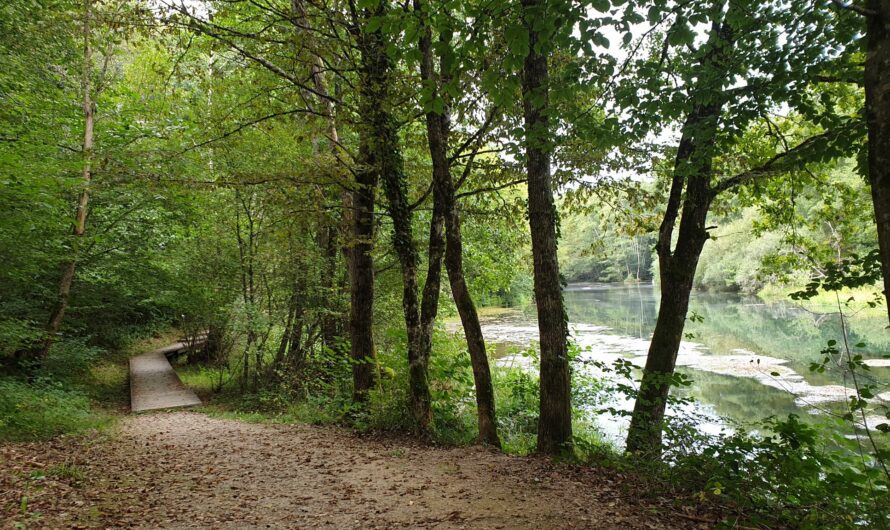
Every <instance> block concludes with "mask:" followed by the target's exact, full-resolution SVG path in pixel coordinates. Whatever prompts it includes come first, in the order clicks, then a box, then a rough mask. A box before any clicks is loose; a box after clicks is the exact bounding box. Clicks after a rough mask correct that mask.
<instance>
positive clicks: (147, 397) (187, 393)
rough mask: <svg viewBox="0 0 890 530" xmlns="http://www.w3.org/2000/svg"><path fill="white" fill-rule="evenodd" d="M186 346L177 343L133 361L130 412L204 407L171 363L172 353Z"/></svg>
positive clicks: (137, 357)
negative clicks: (169, 355) (168, 358)
mask: <svg viewBox="0 0 890 530" xmlns="http://www.w3.org/2000/svg"><path fill="white" fill-rule="evenodd" d="M185 347H186V345H185V344H184V343H182V342H177V343H175V344H171V345H170V346H167V347H164V348H160V349H157V350H154V351H151V352H148V353H143V354H142V355H137V356H136V357H133V358H131V359H130V409H131V410H132V411H133V412H144V411H147V410H158V409H172V408H178V407H192V406H195V405H200V404H201V400H200V399H199V398H198V396H196V395H195V393H194V392H192V390H191V389H190V388H188V387H187V386H185V385H184V384H182V381H180V379H179V376H178V375H176V372H175V371H174V370H173V367H172V366H171V365H170V361H168V360H167V354H168V353H171V352H175V351H179V350H182V349H184V348H185Z"/></svg>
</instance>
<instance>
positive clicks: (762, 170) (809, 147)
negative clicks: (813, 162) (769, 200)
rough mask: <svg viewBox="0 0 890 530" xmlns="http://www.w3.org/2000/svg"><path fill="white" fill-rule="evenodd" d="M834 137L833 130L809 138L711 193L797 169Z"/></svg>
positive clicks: (718, 185) (719, 184)
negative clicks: (811, 154)
mask: <svg viewBox="0 0 890 530" xmlns="http://www.w3.org/2000/svg"><path fill="white" fill-rule="evenodd" d="M835 136H837V131H833V130H832V131H826V132H824V133H822V134H817V135H816V136H811V137H809V138H807V139H806V140H804V141H803V142H801V143H799V144H797V145H796V146H794V147H792V148H791V149H787V150H785V151H783V152H781V153H779V154H777V155H775V156H774V157H772V158H770V159H769V160H767V161H766V162H765V163H763V164H761V165H760V166H758V167H755V168H752V169H749V170H747V171H743V172H741V173H738V174H737V175H735V176H732V177H729V178H727V179H725V180H722V181H720V182H718V183H717V184H716V185H715V186H714V187H713V188H711V193H713V194H714V195H717V194H718V193H721V192H724V191H726V190H728V189H731V188H734V187H736V186H741V185H743V184H747V183H748V182H751V181H753V180H757V179H759V178H764V177H770V176H773V175H777V174H779V173H784V172H786V171H790V170H792V169H797V168H798V167H799V166H801V165H802V159H803V157H804V156H805V155H807V154H808V153H809V152H811V151H815V150H816V149H818V148H819V146H820V145H821V144H822V142H823V141H825V140H827V139H829V138H832V137H835Z"/></svg>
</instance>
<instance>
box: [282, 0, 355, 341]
mask: <svg viewBox="0 0 890 530" xmlns="http://www.w3.org/2000/svg"><path fill="white" fill-rule="evenodd" d="M291 7H292V9H293V12H294V14H295V16H296V18H297V20H298V21H299V22H300V24H302V25H303V26H304V27H308V25H309V17H308V15H307V13H306V6H305V4H304V2H303V0H292V2H291ZM298 32H299V33H301V34H303V36H304V38H308V34H307V32H306V31H305V30H304V29H298ZM309 73H310V76H311V77H312V84H313V86H314V87H315V92H316V94H317V96H318V103H319V105H320V106H321V108H322V110H323V111H324V114H325V116H326V118H325V120H326V124H327V141H328V149H329V150H330V152H331V154H332V155H333V157H334V159H335V160H337V159H338V155H339V150H340V135H339V133H338V131H337V119H336V115H335V109H334V103H333V101H331V100H330V99H329V98H328V97H327V96H328V89H327V84H326V83H325V80H324V63H323V62H322V59H321V56H320V55H318V54H316V53H313V55H312V64H311V65H310V67H309ZM340 201H341V204H342V214H341V215H342V217H341V222H340V226H339V229H338V223H337V221H336V220H334V219H327V218H326V221H329V225H328V226H326V227H324V228H323V231H324V236H323V237H322V239H323V240H324V245H323V247H322V248H324V251H325V258H326V259H325V264H326V269H325V270H323V271H322V278H321V284H322V287H323V288H324V291H325V300H324V301H323V302H322V303H328V304H332V303H335V301H336V300H337V299H338V297H336V296H334V291H335V289H336V278H337V274H336V272H337V239H338V231H339V230H344V236H345V233H346V229H349V228H351V226H350V225H351V223H350V222H349V221H350V219H349V217H350V210H351V208H352V200H351V198H350V197H349V194H348V193H347V192H344V193H343V194H342V195H341V197H340ZM341 248H342V252H343V257H344V260H345V261H346V262H347V268H349V261H350V258H349V246H348V245H343V246H342V247H341ZM336 313H337V307H336V305H334V306H332V307H328V308H327V312H326V314H325V315H324V316H322V319H321V320H322V334H321V336H322V342H323V344H324V345H325V346H326V347H328V348H330V347H333V345H334V343H335V340H336V335H337V327H338V326H337V322H339V320H340V319H338V318H337V317H336Z"/></svg>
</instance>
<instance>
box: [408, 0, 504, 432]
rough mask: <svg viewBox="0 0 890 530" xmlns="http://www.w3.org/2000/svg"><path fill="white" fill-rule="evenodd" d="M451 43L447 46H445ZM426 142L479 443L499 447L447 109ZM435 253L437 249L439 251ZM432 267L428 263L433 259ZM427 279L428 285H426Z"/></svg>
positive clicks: (425, 57)
mask: <svg viewBox="0 0 890 530" xmlns="http://www.w3.org/2000/svg"><path fill="white" fill-rule="evenodd" d="M414 6H415V10H416V11H417V12H418V13H419V14H420V16H421V18H422V20H423V21H424V24H425V28H424V32H423V34H422V36H421V39H420V52H421V58H422V59H421V76H422V78H423V80H424V82H425V83H429V84H432V86H434V87H436V90H435V91H434V92H433V94H434V96H435V95H437V94H438V92H439V91H438V87H439V80H438V79H436V74H435V68H434V61H433V51H432V30H431V28H430V27H429V25H428V22H429V19H428V18H427V14H425V13H424V12H423V10H424V9H425V8H426V5H425V4H424V2H422V1H421V0H415V2H414ZM446 44H447V45H450V43H446ZM444 69H445V66H444V65H441V66H440V75H442V76H444V75H445V73H444ZM426 128H427V141H428V144H429V150H430V158H431V160H432V165H433V211H434V218H435V216H436V213H437V212H440V215H441V216H442V221H443V222H444V231H445V238H446V242H445V267H446V269H447V271H448V280H449V282H450V285H451V293H452V296H453V298H454V303H455V305H457V311H458V314H459V315H460V319H461V323H462V324H463V327H464V334H465V335H466V338H467V349H468V350H469V352H470V362H471V364H472V367H473V380H474V382H475V385H476V411H477V422H478V426H479V441H480V442H483V443H487V444H490V445H493V446H495V447H500V446H501V441H500V438H499V437H498V432H497V420H496V414H495V403H494V388H493V385H492V382H491V369H490V367H489V365H488V355H487V353H486V351H485V339H484V338H483V336H482V326H481V324H480V323H479V315H478V314H477V312H476V306H475V305H474V304H473V298H472V296H471V295H470V291H469V289H468V287H467V282H466V279H465V278H464V270H463V242H462V238H461V227H460V216H459V214H458V211H457V205H456V201H455V191H454V181H453V179H452V176H451V166H450V164H449V163H448V136H449V133H450V125H449V116H448V106H447V105H446V106H445V108H444V110H443V112H442V113H441V114H436V113H435V112H428V113H427V114H426ZM430 233H431V237H430V256H431V258H430V259H431V260H432V255H433V239H432V229H431V232H430ZM437 251H438V250H437ZM431 263H432V261H431ZM429 281H430V280H429V276H428V277H427V283H428V284H429Z"/></svg>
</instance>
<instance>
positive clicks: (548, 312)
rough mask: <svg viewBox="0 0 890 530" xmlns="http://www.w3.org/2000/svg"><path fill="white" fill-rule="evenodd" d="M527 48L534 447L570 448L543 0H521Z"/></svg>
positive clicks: (552, 451) (544, 450)
mask: <svg viewBox="0 0 890 530" xmlns="http://www.w3.org/2000/svg"><path fill="white" fill-rule="evenodd" d="M522 7H523V17H524V20H525V24H526V28H527V29H528V36H529V51H528V55H527V56H526V57H525V62H524V64H523V69H522V102H523V109H524V113H525V130H526V147H525V149H526V159H527V160H526V164H527V171H528V218H529V226H530V228H531V237H532V255H533V258H534V284H535V287H534V290H535V303H536V305H537V309H538V329H539V331H540V337H541V370H540V372H541V399H540V417H539V418H538V449H537V450H538V452H540V453H544V454H557V453H561V452H563V451H567V450H571V444H572V406H571V382H570V378H569V359H568V345H567V342H566V341H567V338H568V324H567V322H566V318H567V317H566V312H565V306H564V304H563V299H562V285H561V282H560V277H559V262H558V260H557V256H556V246H557V241H556V223H557V213H556V206H555V204H554V201H553V190H552V184H551V176H550V149H551V148H550V145H551V137H550V134H551V131H550V120H549V117H548V112H549V108H548V106H549V86H548V84H549V72H548V67H547V57H546V56H545V55H544V54H542V53H541V51H540V50H536V49H535V48H536V47H537V46H538V44H539V36H538V31H537V29H536V27H537V26H539V24H538V23H536V22H537V21H538V20H540V19H541V18H543V17H544V10H545V1H543V0H522Z"/></svg>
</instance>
